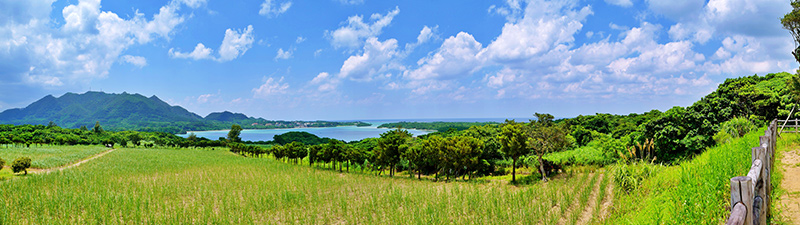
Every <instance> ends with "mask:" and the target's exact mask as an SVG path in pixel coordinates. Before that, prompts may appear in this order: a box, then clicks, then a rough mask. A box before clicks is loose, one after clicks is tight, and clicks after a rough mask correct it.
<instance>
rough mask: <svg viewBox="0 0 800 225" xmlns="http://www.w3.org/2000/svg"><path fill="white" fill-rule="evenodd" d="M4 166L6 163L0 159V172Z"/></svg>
mask: <svg viewBox="0 0 800 225" xmlns="http://www.w3.org/2000/svg"><path fill="white" fill-rule="evenodd" d="M5 165H6V161H3V159H2V158H0V170H2V169H3V166H5Z"/></svg>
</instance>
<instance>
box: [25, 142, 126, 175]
mask: <svg viewBox="0 0 800 225" xmlns="http://www.w3.org/2000/svg"><path fill="white" fill-rule="evenodd" d="M114 150H117V149H116V148H112V149H109V150H108V151H105V152H101V153H100V154H97V155H94V156H92V157H89V158H86V159H84V160H81V161H78V162H75V163H73V164H67V165H63V166H59V167H53V168H48V169H29V170H28V173H32V174H47V173H50V172H54V171H62V170H65V169H69V168H72V167H76V166H79V165H81V164H83V163H86V162H89V161H91V160H93V159H96V158H100V157H101V156H103V155H105V154H108V153H109V152H113V151H114Z"/></svg>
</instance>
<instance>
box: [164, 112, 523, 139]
mask: <svg viewBox="0 0 800 225" xmlns="http://www.w3.org/2000/svg"><path fill="white" fill-rule="evenodd" d="M504 120H505V119H497V118H489V119H486V118H484V119H398V120H362V121H364V122H367V123H371V124H372V126H369V127H356V126H346V127H319V128H291V129H259V130H251V129H246V130H243V131H242V133H241V134H240V135H239V137H241V138H242V140H245V141H271V140H272V137H273V136H275V135H278V134H283V133H286V132H290V131H305V132H308V133H312V134H314V135H317V136H319V137H328V138H333V139H338V140H344V141H358V140H361V139H364V138H373V137H380V135H381V134H382V133H385V132H386V131H389V130H390V129H387V128H378V126H380V125H381V124H384V123H392V122H399V121H407V122H434V121H444V122H503V121H504ZM517 121H527V119H524V120H523V119H517ZM408 132H409V133H411V134H413V135H414V136H419V135H423V134H428V133H431V131H425V130H414V129H409V130H408ZM190 133H194V134H195V135H197V137H204V138H208V139H211V140H217V139H219V138H220V137H226V136H227V135H228V130H215V131H192V132H190ZM178 136H181V137H188V136H189V133H187V134H180V135H178Z"/></svg>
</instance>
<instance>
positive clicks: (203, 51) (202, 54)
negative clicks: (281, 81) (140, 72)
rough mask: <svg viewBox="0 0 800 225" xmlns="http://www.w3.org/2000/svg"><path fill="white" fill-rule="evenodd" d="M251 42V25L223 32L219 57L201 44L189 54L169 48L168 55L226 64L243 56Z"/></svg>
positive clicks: (251, 44)
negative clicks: (223, 36) (242, 28)
mask: <svg viewBox="0 0 800 225" xmlns="http://www.w3.org/2000/svg"><path fill="white" fill-rule="evenodd" d="M253 40H254V37H253V25H248V26H247V28H245V29H244V30H231V29H227V30H225V38H224V39H222V44H220V46H219V57H214V56H213V53H214V50H212V49H211V48H208V47H206V46H205V45H203V43H197V45H196V46H195V47H194V50H193V51H192V52H189V53H183V52H179V51H177V50H175V49H173V48H170V49H169V55H170V56H171V57H172V58H179V59H194V60H201V59H212V60H216V61H218V62H227V61H231V60H234V59H236V58H238V57H239V56H241V55H244V53H245V52H247V50H248V49H250V47H252V46H253ZM289 56H291V53H289Z"/></svg>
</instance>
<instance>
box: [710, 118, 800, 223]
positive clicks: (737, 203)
mask: <svg viewBox="0 0 800 225" xmlns="http://www.w3.org/2000/svg"><path fill="white" fill-rule="evenodd" d="M779 122H782V123H783V124H784V125H785V124H786V122H789V121H784V120H773V121H772V122H771V123H770V124H769V127H768V128H767V130H766V131H764V136H761V137H760V139H759V142H760V143H759V144H760V145H759V146H758V147H753V148H752V149H751V157H750V162H751V164H750V171H749V172H748V173H747V176H740V177H734V178H731V214H730V216H729V217H728V221H727V222H726V223H725V224H745V225H752V224H767V217H768V216H771V215H770V209H769V200H770V195H772V173H771V171H772V164H773V161H774V160H775V154H774V153H775V143H776V139H775V138H776V137H777V136H778V130H777V129H778V123H779ZM794 122H795V123H797V120H795V121H794Z"/></svg>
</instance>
